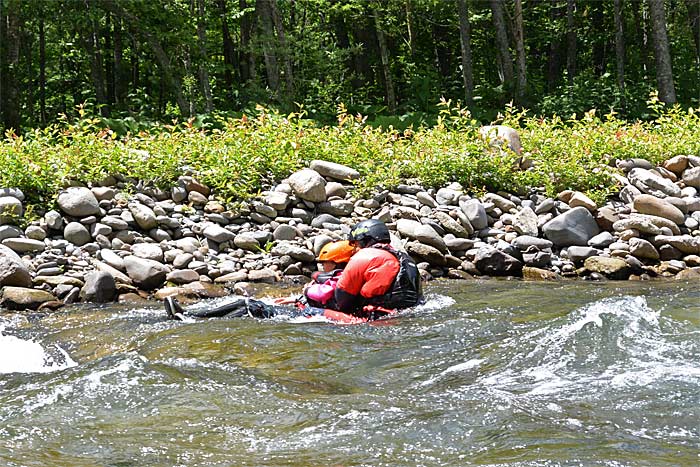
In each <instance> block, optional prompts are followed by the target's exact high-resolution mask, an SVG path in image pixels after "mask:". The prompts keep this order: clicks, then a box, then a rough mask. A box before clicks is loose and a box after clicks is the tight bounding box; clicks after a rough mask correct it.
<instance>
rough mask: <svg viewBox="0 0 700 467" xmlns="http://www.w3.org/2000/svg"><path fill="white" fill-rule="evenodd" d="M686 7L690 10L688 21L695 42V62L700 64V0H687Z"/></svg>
mask: <svg viewBox="0 0 700 467" xmlns="http://www.w3.org/2000/svg"><path fill="white" fill-rule="evenodd" d="M685 7H686V9H687V10H688V23H689V25H690V31H691V33H692V34H693V43H694V44H695V63H696V64H699V65H700V2H698V0H685Z"/></svg>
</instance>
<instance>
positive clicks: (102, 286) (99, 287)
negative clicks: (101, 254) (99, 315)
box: [80, 271, 117, 303]
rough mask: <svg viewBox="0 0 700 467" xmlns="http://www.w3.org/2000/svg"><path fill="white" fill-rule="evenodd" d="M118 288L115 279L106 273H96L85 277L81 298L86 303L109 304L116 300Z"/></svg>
mask: <svg viewBox="0 0 700 467" xmlns="http://www.w3.org/2000/svg"><path fill="white" fill-rule="evenodd" d="M116 294H117V287H116V283H115V281H114V277H112V275H111V274H109V273H107V272H104V271H94V272H91V273H88V274H87V275H86V276H85V284H84V285H83V287H82V288H81V289H80V298H81V299H82V300H83V301H86V302H94V303H107V302H111V301H113V300H114V298H115V296H116Z"/></svg>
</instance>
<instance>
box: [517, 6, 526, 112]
mask: <svg viewBox="0 0 700 467" xmlns="http://www.w3.org/2000/svg"><path fill="white" fill-rule="evenodd" d="M514 24H515V28H514V36H515V68H516V70H517V74H516V75H517V79H516V88H515V101H516V102H517V103H518V104H520V105H524V103H525V95H526V93H527V70H526V68H525V66H526V65H525V58H526V57H525V32H524V27H523V4H522V0H515V17H514Z"/></svg>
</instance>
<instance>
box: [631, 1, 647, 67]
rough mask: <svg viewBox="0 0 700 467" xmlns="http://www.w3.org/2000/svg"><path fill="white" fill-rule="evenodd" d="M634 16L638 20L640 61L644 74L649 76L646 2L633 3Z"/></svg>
mask: <svg viewBox="0 0 700 467" xmlns="http://www.w3.org/2000/svg"><path fill="white" fill-rule="evenodd" d="M632 5H633V11H634V18H635V22H636V28H635V29H636V31H637V43H638V44H640V47H639V61H640V63H641V65H642V71H643V73H642V76H643V78H644V79H646V78H647V76H648V73H649V68H650V66H649V33H648V25H647V19H648V17H647V12H646V9H645V6H646V3H645V2H643V1H641V2H638V3H633V4H632Z"/></svg>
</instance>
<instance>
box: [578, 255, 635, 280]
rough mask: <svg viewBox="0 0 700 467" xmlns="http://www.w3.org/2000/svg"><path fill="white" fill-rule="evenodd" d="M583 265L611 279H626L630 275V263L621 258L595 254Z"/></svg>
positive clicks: (588, 269) (591, 271)
mask: <svg viewBox="0 0 700 467" xmlns="http://www.w3.org/2000/svg"><path fill="white" fill-rule="evenodd" d="M583 267H584V269H585V270H587V271H589V272H590V273H597V274H602V275H604V276H605V277H608V278H610V279H626V278H627V277H628V276H629V265H628V264H627V262H626V261H625V260H624V259H621V258H607V257H604V256H593V257H590V258H587V259H586V261H584V263H583Z"/></svg>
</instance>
